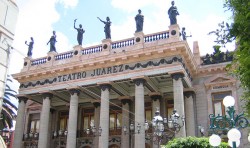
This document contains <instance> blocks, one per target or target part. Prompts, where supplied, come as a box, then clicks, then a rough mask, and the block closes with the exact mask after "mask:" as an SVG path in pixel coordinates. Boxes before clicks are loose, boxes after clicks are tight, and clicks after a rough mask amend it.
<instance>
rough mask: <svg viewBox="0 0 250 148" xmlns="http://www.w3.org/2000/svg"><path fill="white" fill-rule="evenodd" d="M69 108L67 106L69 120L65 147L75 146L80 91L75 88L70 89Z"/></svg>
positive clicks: (73, 147)
mask: <svg viewBox="0 0 250 148" xmlns="http://www.w3.org/2000/svg"><path fill="white" fill-rule="evenodd" d="M69 93H70V95H71V96H70V108H69V122H68V135H67V148H75V147H76V130H77V114H78V96H79V94H80V91H79V90H77V89H70V90H69Z"/></svg>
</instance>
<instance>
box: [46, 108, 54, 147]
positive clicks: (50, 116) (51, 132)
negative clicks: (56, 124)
mask: <svg viewBox="0 0 250 148" xmlns="http://www.w3.org/2000/svg"><path fill="white" fill-rule="evenodd" d="M54 113H55V109H52V108H51V109H50V114H49V133H48V137H47V138H48V142H47V146H48V147H51V141H52V139H51V137H52V135H53V131H54V128H53V121H54V120H53V116H54Z"/></svg>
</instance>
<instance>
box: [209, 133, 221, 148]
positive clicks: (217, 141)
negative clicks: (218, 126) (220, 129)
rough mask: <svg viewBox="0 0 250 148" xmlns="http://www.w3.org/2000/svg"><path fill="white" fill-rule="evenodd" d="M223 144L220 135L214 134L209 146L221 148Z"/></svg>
mask: <svg viewBox="0 0 250 148" xmlns="http://www.w3.org/2000/svg"><path fill="white" fill-rule="evenodd" d="M220 143H221V138H220V136H218V135H215V134H212V136H210V137H209V144H210V145H212V146H219V145H220Z"/></svg>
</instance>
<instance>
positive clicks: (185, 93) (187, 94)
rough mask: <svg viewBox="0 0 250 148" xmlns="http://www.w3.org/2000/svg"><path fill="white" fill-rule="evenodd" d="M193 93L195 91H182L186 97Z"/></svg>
mask: <svg viewBox="0 0 250 148" xmlns="http://www.w3.org/2000/svg"><path fill="white" fill-rule="evenodd" d="M194 94H195V92H194V91H192V90H188V91H185V92H184V96H185V97H186V98H189V97H191V96H193V95H194Z"/></svg>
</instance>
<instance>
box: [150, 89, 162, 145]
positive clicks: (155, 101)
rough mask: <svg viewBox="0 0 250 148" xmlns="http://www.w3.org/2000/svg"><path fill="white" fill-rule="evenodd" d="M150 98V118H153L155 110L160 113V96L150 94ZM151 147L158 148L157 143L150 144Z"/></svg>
mask: <svg viewBox="0 0 250 148" xmlns="http://www.w3.org/2000/svg"><path fill="white" fill-rule="evenodd" d="M150 97H151V99H152V118H153V117H154V116H155V112H156V111H157V110H158V111H159V112H160V100H161V98H162V96H161V95H160V93H152V94H150ZM153 130H154V129H153ZM152 147H153V148H158V147H159V146H158V143H157V142H152Z"/></svg>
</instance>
